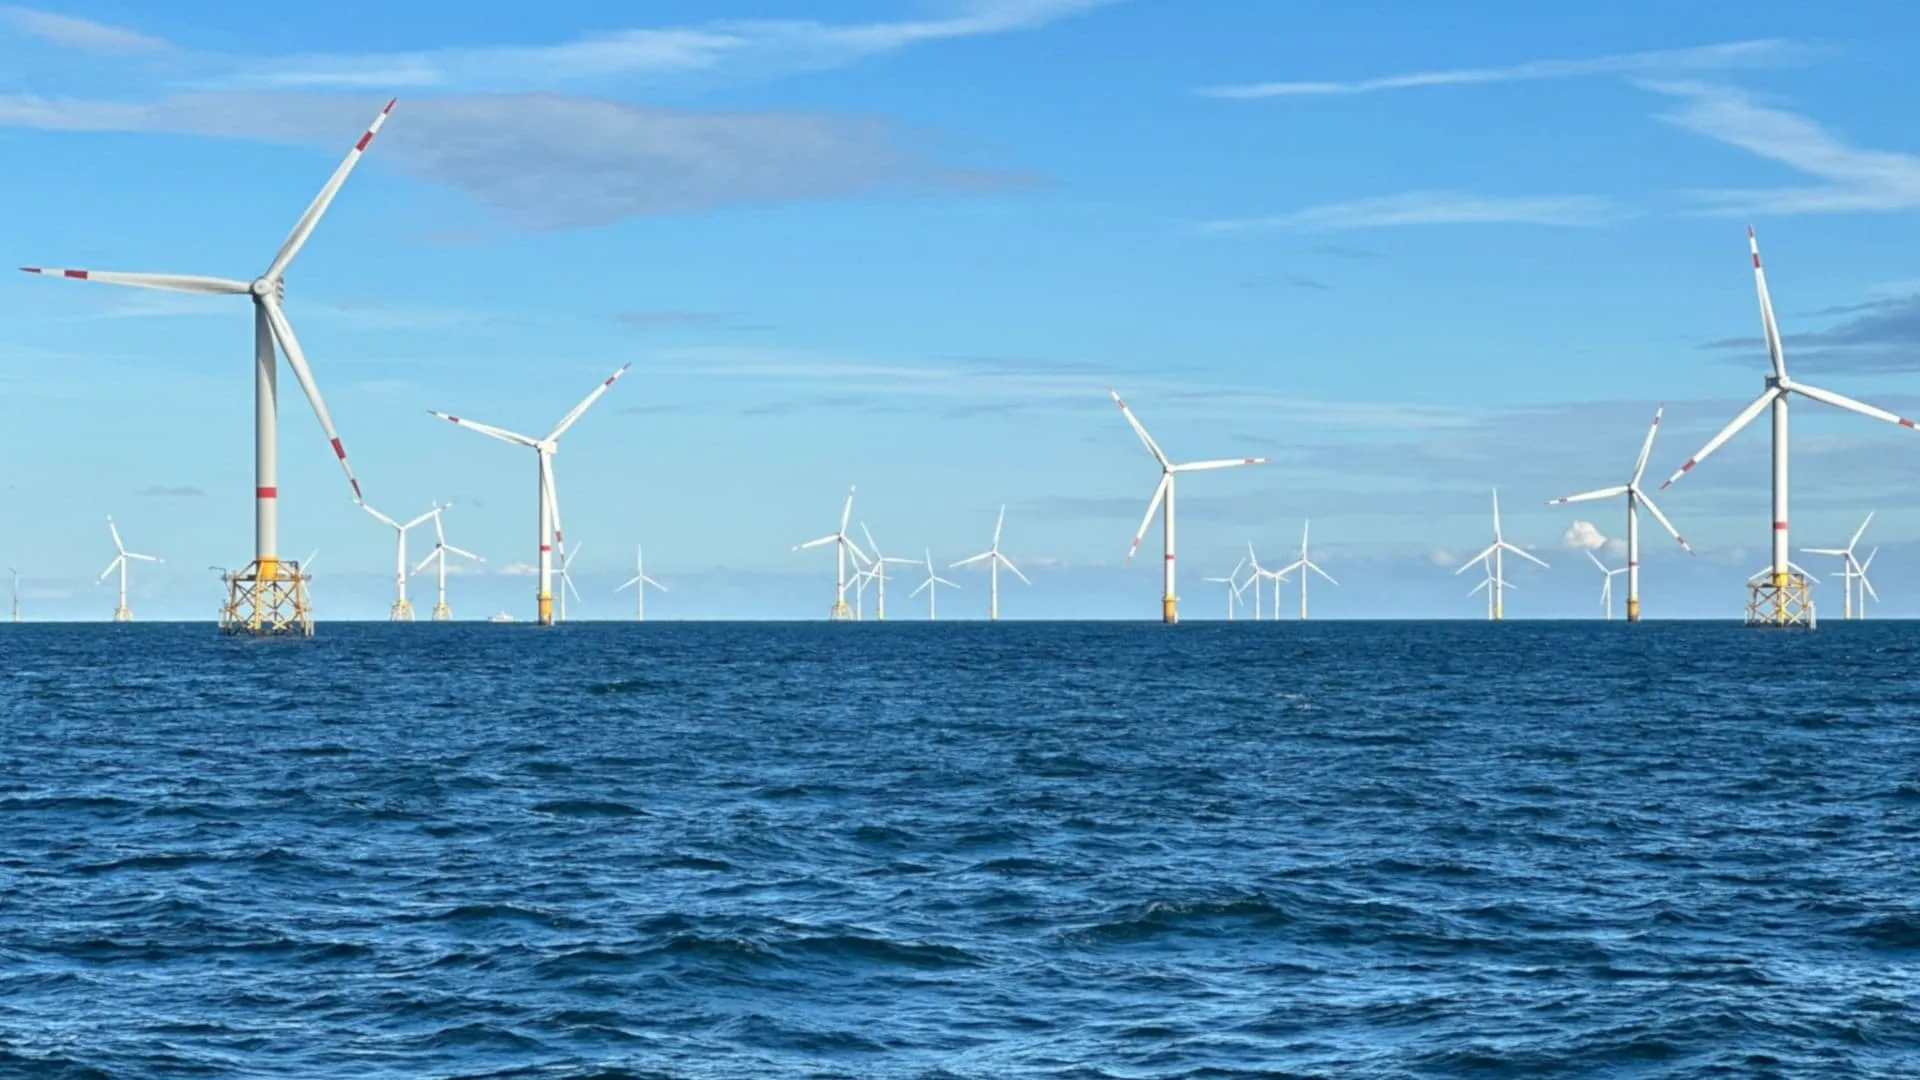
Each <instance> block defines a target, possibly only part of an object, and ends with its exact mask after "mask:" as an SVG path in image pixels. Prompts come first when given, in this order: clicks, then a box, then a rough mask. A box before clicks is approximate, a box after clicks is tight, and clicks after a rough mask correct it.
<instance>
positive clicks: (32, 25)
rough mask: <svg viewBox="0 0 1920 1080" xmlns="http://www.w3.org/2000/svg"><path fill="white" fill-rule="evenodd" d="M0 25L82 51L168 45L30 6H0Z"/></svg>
mask: <svg viewBox="0 0 1920 1080" xmlns="http://www.w3.org/2000/svg"><path fill="white" fill-rule="evenodd" d="M0 26H7V27H12V28H13V29H14V30H15V31H17V32H19V33H22V34H26V35H27V36H29V37H34V38H38V39H40V40H41V41H44V42H47V43H48V44H52V45H60V46H64V47H66V48H69V49H79V50H81V51H83V52H92V53H104V54H108V55H125V54H129V53H153V52H165V51H167V50H169V49H170V48H172V46H170V45H168V44H167V43H166V42H165V41H162V40H161V39H159V38H157V37H149V36H148V35H146V34H142V33H140V32H138V31H136V30H128V29H126V28H125V27H120V26H109V25H107V24H106V23H98V22H94V21H93V20H91V19H81V18H77V17H75V16H72V15H57V14H55V13H53V12H51V11H36V10H34V9H32V8H23V7H0Z"/></svg>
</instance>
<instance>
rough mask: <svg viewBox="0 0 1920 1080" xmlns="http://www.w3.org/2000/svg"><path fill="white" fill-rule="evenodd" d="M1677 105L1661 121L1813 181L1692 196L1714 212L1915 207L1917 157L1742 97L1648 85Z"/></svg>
mask: <svg viewBox="0 0 1920 1080" xmlns="http://www.w3.org/2000/svg"><path fill="white" fill-rule="evenodd" d="M1641 85H1642V86H1643V87H1644V88H1646V89H1648V90H1651V91H1653V92H1655V93H1659V94H1665V95H1667V96H1669V97H1674V98H1678V99H1680V104H1679V106H1678V107H1677V108H1675V109H1673V110H1672V111H1670V112H1667V113H1664V114H1662V115H1661V116H1660V119H1662V120H1664V121H1666V122H1667V123H1669V124H1673V125H1674V126H1676V127H1679V128H1682V129H1684V130H1686V131H1691V132H1693V133H1694V134H1696V135H1703V136H1705V137H1707V138H1709V139H1714V140H1716V141H1718V142H1723V143H1726V144H1728V145H1730V146H1736V147H1739V148H1740V149H1742V150H1745V151H1747V152H1748V153H1750V154H1755V155H1758V156H1760V157H1763V158H1767V159H1768V160H1771V161H1777V162H1779V163H1781V164H1783V165H1786V166H1788V167H1790V168H1793V169H1796V170H1798V171H1800V172H1803V173H1806V174H1808V175H1809V176H1814V177H1818V178H1819V179H1821V180H1823V181H1825V183H1824V184H1820V185H1815V186H1808V187H1784V188H1752V189H1728V190H1720V191H1702V192H1695V193H1694V196H1695V198H1697V199H1699V200H1701V201H1702V202H1703V203H1705V204H1706V207H1707V211H1708V212H1709V213H1715V214H1728V215H1750V214H1801V213H1842V212H1848V211H1881V210H1906V209H1911V208H1913V207H1916V206H1920V156H1915V155H1913V154H1904V153H1899V152H1897V151H1889V150H1862V149H1859V148H1857V147H1853V146H1849V145H1847V144H1846V143H1845V142H1843V141H1841V140H1840V139H1839V138H1837V137H1835V136H1834V135H1833V134H1832V133H1830V132H1828V131H1827V130H1826V129H1825V128H1823V127H1821V126H1820V125H1819V124H1817V123H1815V122H1814V121H1812V120H1810V119H1808V118H1806V117H1804V116H1800V115H1797V114H1795V113H1790V112H1786V111H1785V110H1782V109H1776V108H1770V107H1768V106H1765V105H1762V104H1759V103H1758V102H1756V101H1755V100H1754V99H1753V98H1752V96H1750V95H1749V94H1747V93H1746V92H1744V91H1741V90H1738V89H1735V88H1733V87H1729V86H1715V85H1708V84H1703V83H1671V82H1664V83H1663V82H1647V83H1642V84H1641Z"/></svg>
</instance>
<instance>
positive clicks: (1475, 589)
mask: <svg viewBox="0 0 1920 1080" xmlns="http://www.w3.org/2000/svg"><path fill="white" fill-rule="evenodd" d="M1492 584H1493V579H1492V578H1490V577H1484V578H1481V579H1480V584H1478V585H1475V586H1474V587H1473V588H1471V589H1468V590H1467V595H1468V596H1472V595H1473V594H1474V593H1477V592H1479V591H1480V590H1481V589H1484V588H1486V587H1487V586H1489V585H1492Z"/></svg>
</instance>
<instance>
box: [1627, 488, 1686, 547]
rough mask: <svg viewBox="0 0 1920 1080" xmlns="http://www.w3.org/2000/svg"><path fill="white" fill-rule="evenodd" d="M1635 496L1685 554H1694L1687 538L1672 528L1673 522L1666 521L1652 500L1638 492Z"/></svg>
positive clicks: (1665, 517)
mask: <svg viewBox="0 0 1920 1080" xmlns="http://www.w3.org/2000/svg"><path fill="white" fill-rule="evenodd" d="M1635 494H1636V495H1637V496H1639V499H1640V505H1641V506H1644V507H1646V508H1647V512H1648V513H1650V514H1652V515H1653V520H1655V521H1657V522H1659V523H1660V527H1661V528H1663V529H1665V530H1667V533H1668V535H1670V536H1672V537H1673V538H1674V539H1675V540H1677V541H1679V543H1680V546H1681V547H1682V548H1684V549H1685V550H1686V553H1687V554H1689V555H1692V554H1693V553H1694V552H1693V545H1692V544H1689V543H1687V538H1686V537H1684V536H1681V535H1680V530H1679V529H1676V528H1674V527H1673V522H1671V521H1668V520H1667V515H1665V514H1663V513H1661V512H1660V508H1659V507H1658V506H1655V505H1654V502H1653V500H1652V499H1649V498H1647V494H1646V492H1644V491H1640V492H1635Z"/></svg>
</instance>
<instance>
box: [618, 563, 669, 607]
mask: <svg viewBox="0 0 1920 1080" xmlns="http://www.w3.org/2000/svg"><path fill="white" fill-rule="evenodd" d="M649 585H651V586H653V587H654V588H656V589H659V590H660V591H661V592H666V591H667V587H666V586H665V585H662V584H660V583H659V582H657V581H655V580H653V579H652V578H650V577H648V576H647V554H646V551H645V550H644V549H642V548H641V547H640V546H639V545H638V544H635V545H634V548H633V576H632V577H631V578H628V579H627V582H626V584H624V585H621V586H620V587H619V588H616V589H614V590H613V591H614V592H619V591H620V589H625V588H629V587H631V588H632V589H633V621H634V622H646V621H647V586H649Z"/></svg>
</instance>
